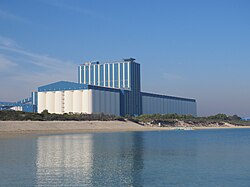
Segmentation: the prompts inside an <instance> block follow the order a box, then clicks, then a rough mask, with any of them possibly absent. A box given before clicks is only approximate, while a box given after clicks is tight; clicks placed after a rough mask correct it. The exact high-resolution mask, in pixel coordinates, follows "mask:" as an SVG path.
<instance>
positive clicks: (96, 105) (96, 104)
mask: <svg viewBox="0 0 250 187" xmlns="http://www.w3.org/2000/svg"><path fill="white" fill-rule="evenodd" d="M99 92H100V91H99V90H92V93H93V94H92V102H93V108H92V109H93V113H96V114H98V113H101V111H100V93H99Z"/></svg>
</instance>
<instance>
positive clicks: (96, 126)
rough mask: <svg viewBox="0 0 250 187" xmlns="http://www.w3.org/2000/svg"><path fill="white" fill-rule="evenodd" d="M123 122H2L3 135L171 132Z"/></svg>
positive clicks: (0, 124) (0, 128) (0, 126)
mask: <svg viewBox="0 0 250 187" xmlns="http://www.w3.org/2000/svg"><path fill="white" fill-rule="evenodd" d="M170 129H171V128H168V127H164V128H159V127H144V126H141V125H138V124H136V123H133V122H122V121H0V135H1V134H53V133H78V132H123V131H152V130H170Z"/></svg>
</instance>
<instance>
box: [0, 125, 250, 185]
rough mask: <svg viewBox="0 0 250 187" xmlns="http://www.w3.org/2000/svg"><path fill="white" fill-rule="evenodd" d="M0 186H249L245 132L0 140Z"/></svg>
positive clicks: (248, 133) (249, 132)
mask: <svg viewBox="0 0 250 187" xmlns="http://www.w3.org/2000/svg"><path fill="white" fill-rule="evenodd" d="M0 186H3V187H8V186H25V187H26V186H27V187H28V186H102V187H103V186H108V187H110V186H114V187H119V186H139V187H140V186H164V187H165V186H185V187H186V186H191V187H195V186H199V187H200V186H209V187H211V186H223V187H224V186H232V187H236V186H237V187H240V186H246V187H249V186H250V129H242V130H201V131H160V132H125V133H124V132H123V133H84V134H67V135H34V136H16V137H8V138H6V137H0Z"/></svg>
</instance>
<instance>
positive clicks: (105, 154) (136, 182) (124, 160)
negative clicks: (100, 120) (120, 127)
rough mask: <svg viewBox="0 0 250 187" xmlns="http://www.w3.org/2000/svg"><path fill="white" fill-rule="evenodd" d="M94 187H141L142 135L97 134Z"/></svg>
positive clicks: (94, 157)
mask: <svg viewBox="0 0 250 187" xmlns="http://www.w3.org/2000/svg"><path fill="white" fill-rule="evenodd" d="M93 140H94V147H93V151H94V155H93V160H94V161H93V168H94V172H93V174H92V183H93V186H98V181H102V182H103V186H142V179H141V175H142V171H143V164H144V163H143V133H136V132H132V133H112V134H106V135H105V137H104V135H103V136H100V135H99V134H95V135H94V138H93Z"/></svg>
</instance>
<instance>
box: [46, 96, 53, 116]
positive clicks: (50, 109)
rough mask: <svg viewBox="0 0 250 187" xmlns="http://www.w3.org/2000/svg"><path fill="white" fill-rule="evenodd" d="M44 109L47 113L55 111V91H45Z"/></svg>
mask: <svg viewBox="0 0 250 187" xmlns="http://www.w3.org/2000/svg"><path fill="white" fill-rule="evenodd" d="M46 109H47V110H48V112H49V113H55V92H46Z"/></svg>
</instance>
